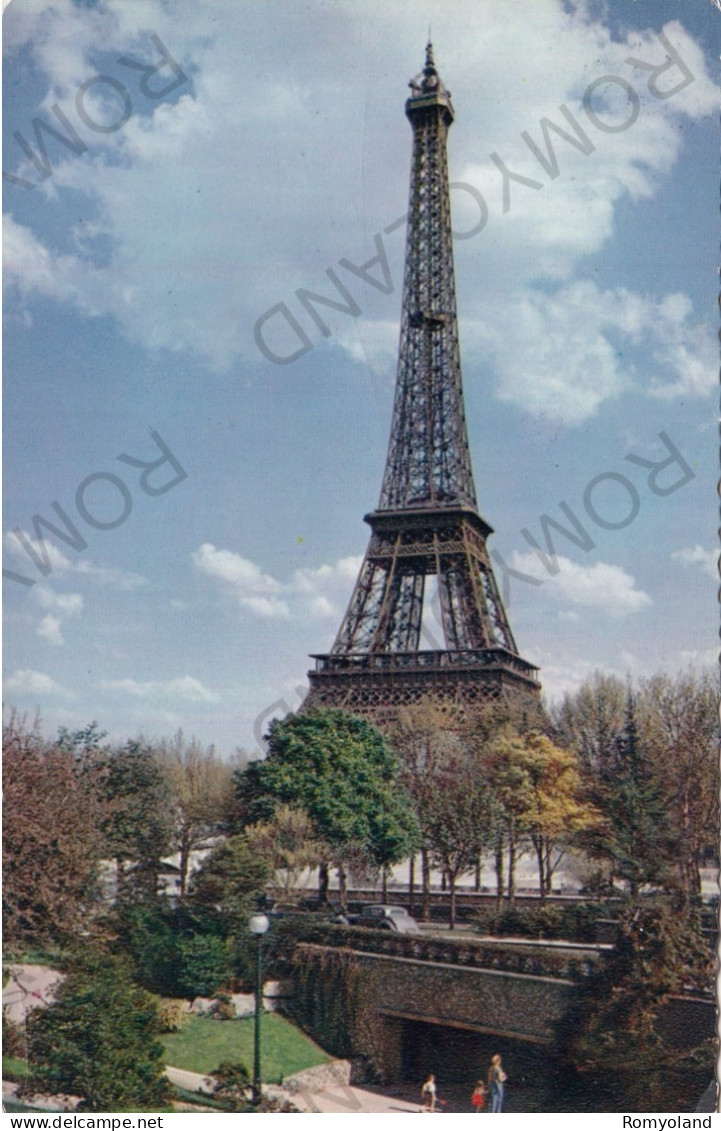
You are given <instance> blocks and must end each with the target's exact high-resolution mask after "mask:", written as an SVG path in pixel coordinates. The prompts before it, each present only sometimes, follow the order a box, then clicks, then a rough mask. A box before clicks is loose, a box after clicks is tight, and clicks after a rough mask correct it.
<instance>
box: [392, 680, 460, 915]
mask: <svg viewBox="0 0 721 1131" xmlns="http://www.w3.org/2000/svg"><path fill="white" fill-rule="evenodd" d="M457 723H458V720H457V719H449V717H448V715H447V714H446V712H445V711H443V710H442V709H441V708H440V707H439V706H438V704H437V703H435V702H434V701H433V700H432V699H428V700H425V701H423V702H421V703H419V704H417V705H416V706H414V707H409V708H406V709H404V710H402V711H400V712H399V713H398V716H397V718H396V719H395V720H394V721H393V723H392V724H391V726H390V728H389V732H390V740H391V743H392V745H393V749H394V750H395V751H396V752H397V754H398V757H399V760H400V764H401V774H400V780H401V783H402V785H403V786H404V788H405V790H406V792H407V793H408V796H409V797H410V799H411V803H412V805H413V808H414V811H415V814H416V817H417V820H418V826H419V841H418V847H419V848H420V856H421V897H422V916H423V919H424V920H427V919H429V918H430V877H431V833H430V828H429V818H430V812H429V810H430V803H431V799H432V796H433V795H434V794H435V793H436V792H437V789H436V785H435V781H436V778H437V776H438V775H439V774H440V773H441V772H442V767H443V765H444V763H445V760H446V757H447V755H448V753H449V751H450V750H451V748H452V747H453V746H454V745H456V744H457V736H456V729H457ZM413 863H414V861H413V858H411V884H410V889H411V890H410V901H411V903H413V881H412V875H413Z"/></svg>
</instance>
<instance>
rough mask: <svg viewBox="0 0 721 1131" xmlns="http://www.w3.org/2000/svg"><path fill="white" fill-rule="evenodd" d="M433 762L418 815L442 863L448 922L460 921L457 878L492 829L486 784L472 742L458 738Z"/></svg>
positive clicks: (470, 866) (469, 866) (473, 861)
mask: <svg viewBox="0 0 721 1131" xmlns="http://www.w3.org/2000/svg"><path fill="white" fill-rule="evenodd" d="M454 747H455V748H453V747H451V748H450V749H447V750H446V752H445V755H444V757H443V758H442V759H439V760H438V762H437V763H436V765H435V766H434V770H433V774H432V775H431V776H430V777H429V779H428V781H427V783H426V796H425V797H423V798H421V799H420V803H419V820H420V824H421V828H422V829H423V832H424V834H425V837H426V843H427V844H428V846H429V848H430V851H431V856H432V859H434V860H435V862H436V863H437V864H439V865H440V867H441V868H442V869H443V872H444V874H445V876H446V878H447V880H448V886H449V894H450V916H449V923H448V925H449V928H450V929H451V930H453V929H454V928H455V925H456V884H457V881H458V879H459V877H460V876H462V875H463V874H464V872H469V871H471V869H473V868H474V867H475V866H476V863H477V861H478V859H479V856H480V854H481V852H482V850H483V848H484V846H485V845H486V843H487V840H488V836H489V831H490V807H489V800H490V799H489V793H488V789H487V786H486V784H485V782H484V780H483V777H482V775H481V774H480V773H479V764H478V760H477V758H475V757H474V753H473V750H472V748H471V749H469V748H467V747H466V748H464V747H463V745H462V744H461V743H460V742H459V741H456V743H455V744H454Z"/></svg>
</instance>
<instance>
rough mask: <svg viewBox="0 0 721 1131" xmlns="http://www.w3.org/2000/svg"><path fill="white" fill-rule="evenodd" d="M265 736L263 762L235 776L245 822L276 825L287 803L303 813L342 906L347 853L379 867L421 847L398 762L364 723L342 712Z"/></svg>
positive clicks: (286, 723)
mask: <svg viewBox="0 0 721 1131" xmlns="http://www.w3.org/2000/svg"><path fill="white" fill-rule="evenodd" d="M267 737H268V755H267V757H266V759H265V760H264V761H259V762H252V763H251V764H250V765H249V766H248V767H247V769H246V770H245V771H244V772H243V773H242V774H240V775H238V776H237V777H236V781H237V788H238V796H239V800H240V802H241V805H242V807H243V811H244V814H245V820H246V822H247V823H248V824H252V823H255V822H257V821H262V820H269V819H272V816H273V814H274V812H275V810H276V808H277V807H278V806H279V805H283V804H292V805H296V806H299V807H301V808H303V809H304V810H305V811H306V812H307V814H308V816H309V818H310V820H311V822H312V826H313V830H314V834H315V837H316V838H317V839H318V840H320V841H322V842H323V844H324V846H325V853H326V860H327V862H328V863H333V864H334V865H335V866H336V867H337V869H338V876H339V881H340V898H341V903H343V904H344V903H345V896H346V892H345V882H346V874H345V867H344V861H345V859H346V856H347V854H348V852H349V851H350V850H352V849H356V850H360V851H361V852H362V853H363V854H364V855H365V856H366V857H367V858H368V859H369V860H371V861H372V862H373V863H374V864H376V865H377V866H381V867H382V866H384V865H388V864H391V863H394V862H396V861H398V860H402V859H403V858H404V857H405V856H407V855H408V853H409V851H410V850H411V848H412V846H413V845H414V843H415V841H416V837H417V825H416V822H415V819H414V816H413V813H412V811H411V808H410V805H409V801H408V798H407V796H406V794H405V791H404V790H403V789H402V787H401V785H400V782H399V769H400V767H399V765H398V761H397V759H396V758H395V756H394V755H393V753H392V752H391V750H390V748H389V747H388V745H387V743H386V741H385V739H384V738H383V737H382V735H381V734H380V733H379V732H378V731H377V730H376V729H375V728H374V727H373V726H371V724H370V723H369V722H367V720H365V719H360V718H356V717H355V716H353V715H346V714H344V713H343V712H342V711H337V710H316V711H309V712H308V713H307V714H303V715H289V716H287V717H286V718H285V719H283V720H282V721H279V720H275V721H274V722H273V723H271V726H270V730H269V733H268V736H267ZM320 895H321V898H322V899H325V898H327V868H326V870H325V874H323V869H321V881H320Z"/></svg>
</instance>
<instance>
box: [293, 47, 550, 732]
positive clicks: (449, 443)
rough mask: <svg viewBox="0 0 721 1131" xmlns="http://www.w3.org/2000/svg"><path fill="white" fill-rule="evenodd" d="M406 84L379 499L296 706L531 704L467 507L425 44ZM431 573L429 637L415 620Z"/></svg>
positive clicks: (435, 112)
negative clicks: (404, 200)
mask: <svg viewBox="0 0 721 1131" xmlns="http://www.w3.org/2000/svg"><path fill="white" fill-rule="evenodd" d="M410 86H411V96H410V98H409V99H408V100H407V102H406V114H407V116H408V118H409V120H410V123H411V126H412V129H413V163H412V170H411V187H410V203H409V210H408V227H407V242H406V265H405V277H404V284H403V310H402V319H401V332H400V346H399V359H398V375H397V381H396V392H395V404H394V409H393V421H392V425H391V435H390V443H389V446H388V457H387V461H386V468H385V473H384V476H383V485H382V488H381V495H380V501H379V504H378V508H377V510H375V511H373V512H372V513H371V514H367V515H365V521H366V522H367V523H369V525H370V527H371V531H372V533H371V539H370V544H369V546H368V550H367V552H366V555H365V559H364V561H363V565H362V567H361V570H360V574H359V576H358V580H357V582H356V585H355V589H354V591H353V595H352V597H351V600H350V604H349V606H348V610H347V612H346V614H345V617H344V619H343V622H342V624H341V627H340V630H339V632H338V635H337V636H336V639H335V642H334V644H333V647H332V649H331V651H330V653H329V654H327V655H314V656H313V657H312V659H314V660H315V669H314V670H313V671H310V672H309V673H308V675H309V679H310V690H309V692H308V695H307V697H306V699H305V702H304V704H303V709H304V710H307V709H308V708H310V707H316V706H332V707H341V708H343V709H345V710H348V711H353V712H357V713H361V714H366V715H371V716H373V717H376V718H379V719H380V718H384V717H388V716H389V715H390V716H392V715H393V714H394V713H395V711H397V709H398V708H400V707H404V706H409V705H413V704H415V703H418V702H420V701H422V700H426V699H428V698H432V699H434V700H436V701H437V702H439V703H448V704H451V703H454V704H459V705H466V704H472V703H483V702H488V701H490V700H495V699H499V698H506V699H508V698H515V699H522V700H525V701H526V702H527V703H529V705H530V703H531V702H533V703H537V702H538V693H539V684H538V682H537V680H536V672H537V669H536V668H535V667H534V666H533V665H532V664H530V663H528V662H527V661H526V660H523V659H521V657H520V656H519V654H518V650H517V648H516V643H515V641H514V639H513V634H512V632H511V628H510V625H509V623H508V618H507V616H506V611H505V609H504V607H503V602H502V600H501V596H500V594H499V591H498V587H497V585H496V580H495V578H494V575H493V570H492V568H491V563H490V560H489V557H488V551H487V549H486V540H487V538H488V536H489V535H490V534H491V533H492V527H490V526H489V525H488V523H487V522H485V521H484V519H483V518H481V516H480V514H479V511H478V506H477V502H476V492H475V486H474V482H473V471H472V468H471V457H470V451H469V447H468V435H467V430H466V420H465V413H464V407H463V387H462V381H461V363H460V352H459V347H458V321H457V316H456V294H455V279H454V270H453V243H452V236H451V214H450V197H449V190H448V172H447V164H446V141H447V136H448V130H449V127H450V125H451V123H452V122H453V117H454V114H453V107H452V105H451V97H450V93H449V91H448V90H446V88H445V87H444V85H443V83H442V82H441V80H440V78H439V76H438V72H437V70H436V67H435V64H434V60H433V50H432V47H431V45H430V44H429V45H428V48H427V50H426V64H425V67H424V68H423V71H422V72H421V74H419V75H418V76H417V77H416V78H415V79H413V80H412V82H411V83H410ZM431 577H433V578H435V583H436V594H435V599H436V605H437V610H436V611H437V621H438V623H439V626H440V629H441V630H442V634H443V641H442V643H441V642H440V641H438V640H433V637H432V634H430V633H429V632H428V630H427V628H426V626H424V621H423V613H424V602H425V603H426V605H427V603H428V584H427V583H428V579H429V578H431ZM429 639H430V642H431V643H432V645H433V646H432V647H431V648H427V647H426V648H423V647H422V643H425V644H427V643H428V642H429Z"/></svg>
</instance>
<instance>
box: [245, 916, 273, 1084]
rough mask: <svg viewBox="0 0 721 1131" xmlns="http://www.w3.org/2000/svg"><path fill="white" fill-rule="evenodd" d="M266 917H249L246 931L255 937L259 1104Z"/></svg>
mask: <svg viewBox="0 0 721 1131" xmlns="http://www.w3.org/2000/svg"><path fill="white" fill-rule="evenodd" d="M269 926H270V921H269V919H268V916H267V915H260V914H259V915H251V917H250V919H249V920H248V930H249V931H250V933H251V935H255V936H256V940H257V941H256V950H255V1039H254V1045H253V1103H254V1104H257V1103H260V1096H261V1091H260V1015H261V1013H262V1010H263V977H262V972H261V942H262V940H263V935H264V934H265V932H266V931H267V930H268V927H269Z"/></svg>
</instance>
